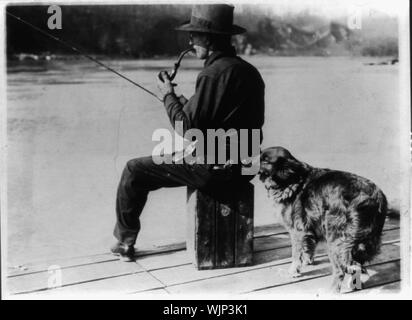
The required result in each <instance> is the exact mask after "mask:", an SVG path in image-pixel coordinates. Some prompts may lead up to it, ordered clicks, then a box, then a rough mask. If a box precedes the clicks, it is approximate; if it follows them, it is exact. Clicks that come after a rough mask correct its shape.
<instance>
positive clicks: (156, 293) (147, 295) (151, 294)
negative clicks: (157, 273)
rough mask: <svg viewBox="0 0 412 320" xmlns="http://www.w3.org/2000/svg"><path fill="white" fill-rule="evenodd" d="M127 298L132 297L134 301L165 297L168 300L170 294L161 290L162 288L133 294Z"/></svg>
mask: <svg viewBox="0 0 412 320" xmlns="http://www.w3.org/2000/svg"><path fill="white" fill-rule="evenodd" d="M129 297H133V298H136V299H142V298H144V299H159V298H162V297H166V298H168V299H170V293H169V292H168V291H167V290H165V289H163V288H160V289H159V288H156V289H151V290H147V291H139V292H134V293H131V294H130V295H129Z"/></svg>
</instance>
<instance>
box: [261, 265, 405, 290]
mask: <svg viewBox="0 0 412 320" xmlns="http://www.w3.org/2000/svg"><path fill="white" fill-rule="evenodd" d="M367 269H368V273H369V274H370V275H371V276H370V278H369V279H368V280H367V281H366V282H364V280H363V281H362V282H363V284H362V287H363V288H364V289H367V288H371V287H375V286H378V285H380V284H386V283H388V282H394V281H399V280H400V261H399V260H397V261H391V262H386V263H381V264H375V265H372V266H369V267H368V268H367ZM320 275H321V276H322V277H317V278H314V279H309V280H308V279H307V278H306V279H305V278H303V279H301V280H299V282H295V283H286V284H281V285H279V286H274V287H272V288H266V289H263V290H259V291H256V293H259V294H265V295H267V294H288V295H289V294H312V295H319V294H327V293H330V292H328V290H329V288H330V286H331V284H332V280H333V279H332V276H331V275H330V272H326V273H325V274H320ZM347 280H348V279H347ZM347 280H346V281H347ZM363 291H364V290H360V291H355V292H359V293H362V292H363ZM348 294H352V292H351V293H348Z"/></svg>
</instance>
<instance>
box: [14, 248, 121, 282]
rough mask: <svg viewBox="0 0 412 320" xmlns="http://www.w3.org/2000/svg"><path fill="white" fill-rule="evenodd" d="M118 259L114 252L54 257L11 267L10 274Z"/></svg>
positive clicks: (15, 274) (16, 274)
mask: <svg viewBox="0 0 412 320" xmlns="http://www.w3.org/2000/svg"><path fill="white" fill-rule="evenodd" d="M113 260H118V259H117V258H116V257H114V256H113V255H112V254H109V253H107V254H96V255H90V256H84V257H73V258H67V259H53V260H46V261H41V262H37V263H28V264H24V265H21V266H19V267H16V268H9V270H8V276H9V277H13V276H18V275H23V274H29V273H35V272H41V271H47V269H48V268H49V267H50V266H52V265H58V266H60V268H62V269H63V268H68V267H73V266H81V265H86V264H92V263H99V262H106V261H113Z"/></svg>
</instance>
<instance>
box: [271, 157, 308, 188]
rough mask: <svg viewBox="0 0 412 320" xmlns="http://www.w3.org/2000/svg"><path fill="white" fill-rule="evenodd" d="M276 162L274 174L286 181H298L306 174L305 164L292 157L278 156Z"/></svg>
mask: <svg viewBox="0 0 412 320" xmlns="http://www.w3.org/2000/svg"><path fill="white" fill-rule="evenodd" d="M276 164H277V168H276V169H277V170H276V176H277V177H278V178H279V179H280V180H282V181H284V182H286V183H291V182H295V181H299V180H301V179H302V178H304V177H305V176H306V175H307V168H306V166H305V164H304V163H302V162H300V161H298V160H296V159H295V158H293V157H290V158H280V159H279V160H278V161H277V163H276Z"/></svg>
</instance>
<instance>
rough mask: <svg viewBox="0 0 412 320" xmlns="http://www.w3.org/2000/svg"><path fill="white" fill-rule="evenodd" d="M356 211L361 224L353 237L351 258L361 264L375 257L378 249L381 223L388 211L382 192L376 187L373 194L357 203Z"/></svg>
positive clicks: (382, 223)
mask: <svg viewBox="0 0 412 320" xmlns="http://www.w3.org/2000/svg"><path fill="white" fill-rule="evenodd" d="M356 211H358V213H359V214H360V215H361V216H362V218H361V219H360V221H361V223H365V224H366V225H362V226H361V228H359V229H358V230H359V233H358V234H357V235H356V237H355V239H354V240H355V241H354V245H353V247H352V258H353V260H355V261H356V262H358V263H360V264H361V265H363V264H364V263H365V262H368V261H370V260H372V259H373V257H375V256H376V255H377V254H378V253H379V250H380V245H381V235H382V229H383V225H384V224H385V219H386V215H387V211H388V203H387V200H386V197H385V195H384V193H383V192H382V191H381V190H379V189H377V190H376V192H375V194H374V195H373V196H371V197H368V199H366V200H365V201H363V202H361V203H359V204H358V206H357V208H356Z"/></svg>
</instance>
